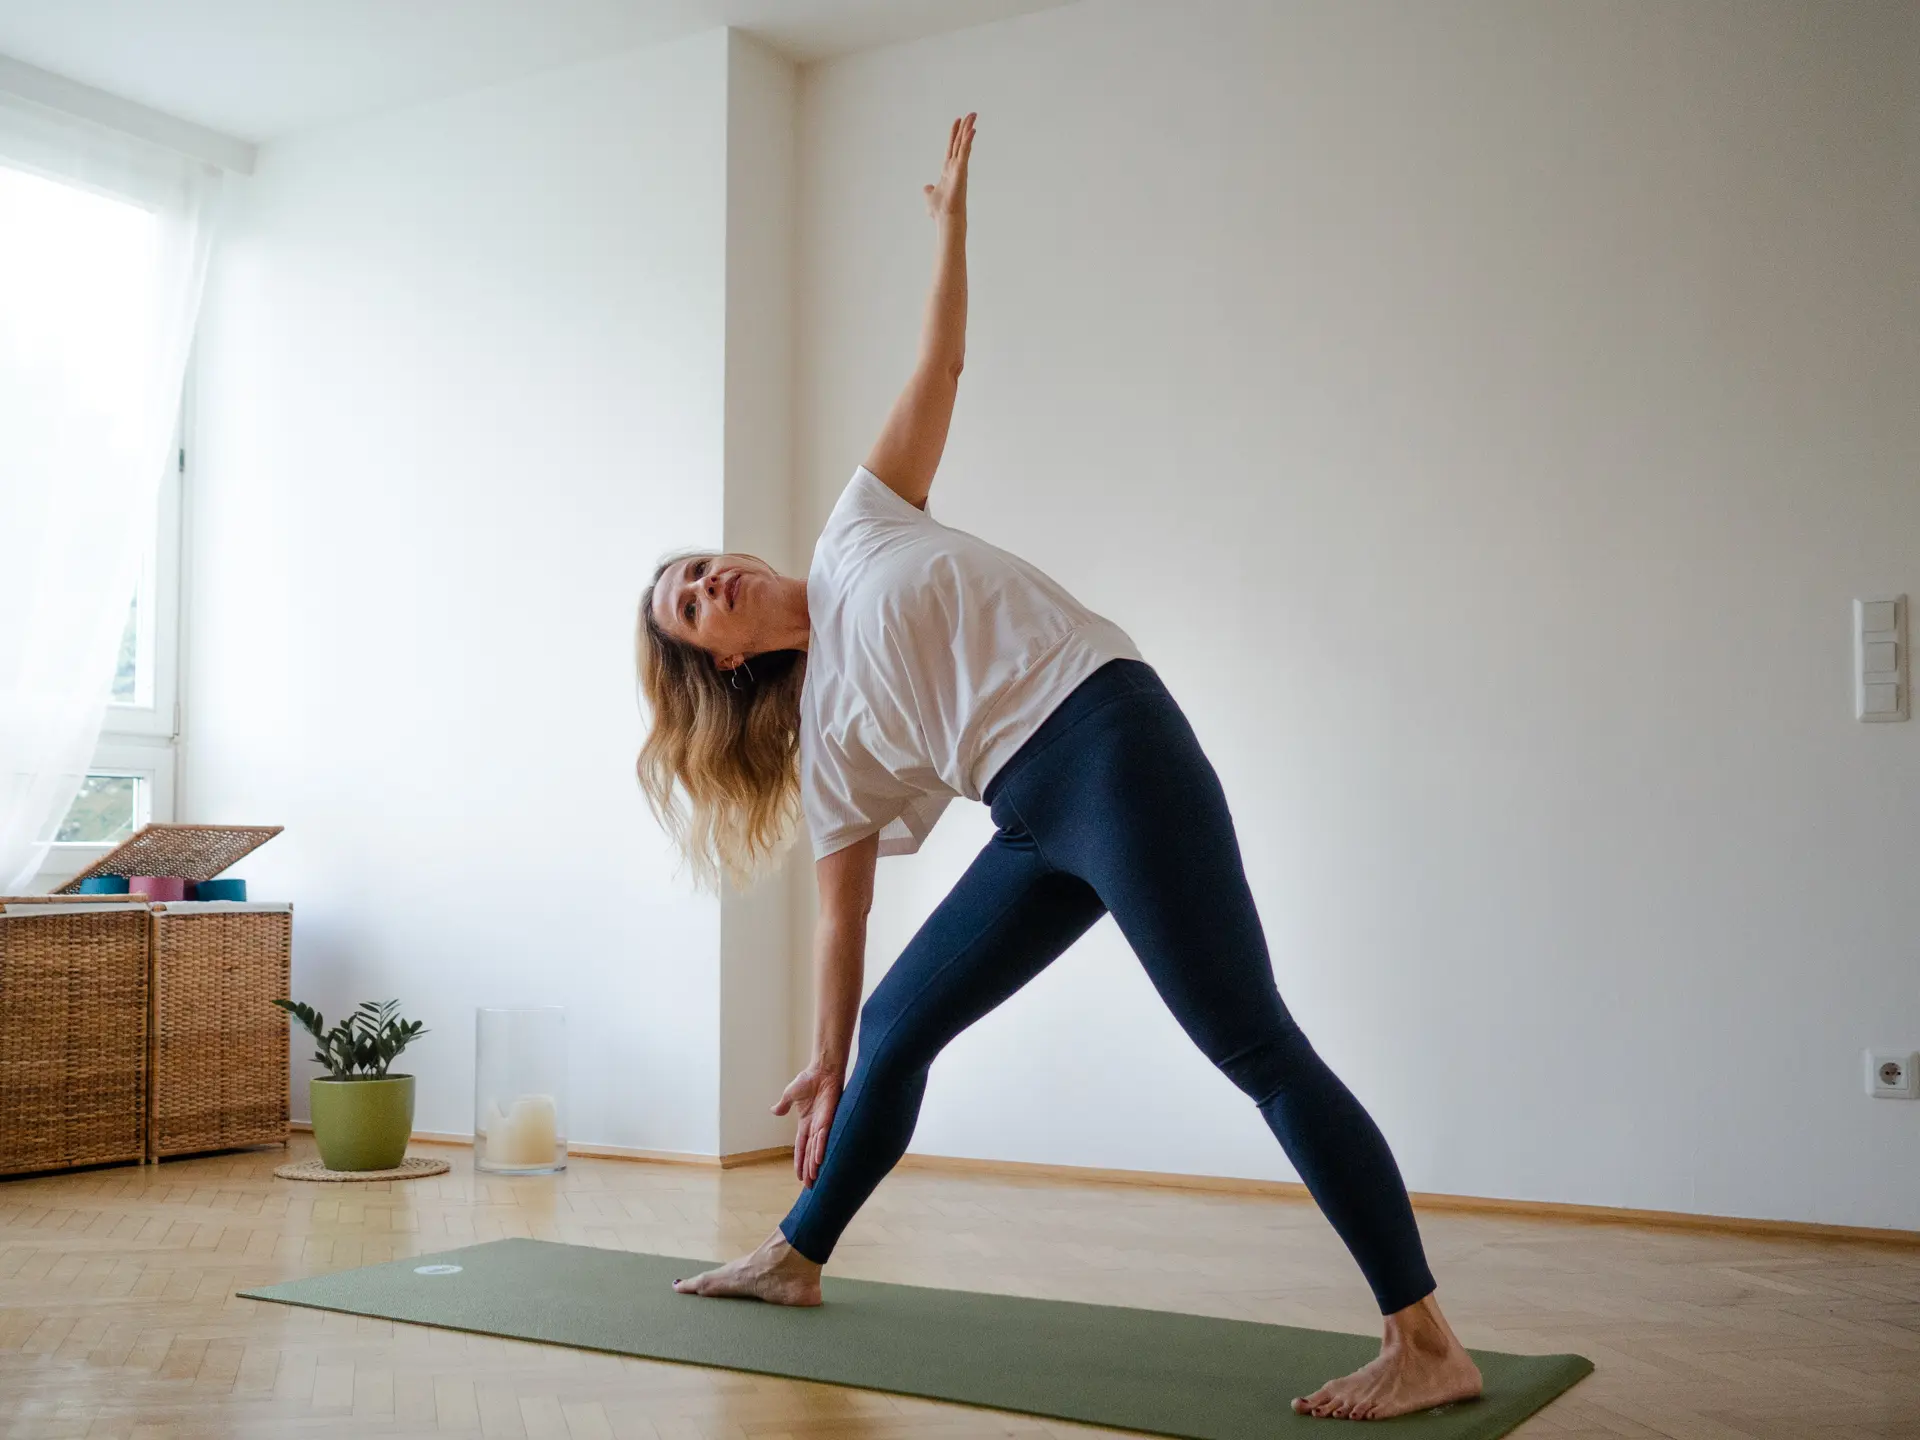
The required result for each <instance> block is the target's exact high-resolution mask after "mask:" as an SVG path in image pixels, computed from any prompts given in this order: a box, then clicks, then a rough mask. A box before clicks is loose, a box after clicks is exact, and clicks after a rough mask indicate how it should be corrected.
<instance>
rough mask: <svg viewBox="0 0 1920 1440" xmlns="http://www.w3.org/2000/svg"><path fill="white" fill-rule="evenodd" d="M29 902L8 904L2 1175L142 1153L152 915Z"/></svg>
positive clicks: (141, 910) (0, 1022)
mask: <svg viewBox="0 0 1920 1440" xmlns="http://www.w3.org/2000/svg"><path fill="white" fill-rule="evenodd" d="M88 898H89V899H94V898H97V899H98V900H100V901H104V902H111V901H113V900H114V899H115V898H116V897H113V896H99V897H88ZM21 900H22V901H24V902H27V903H17V902H15V901H12V900H5V902H4V903H5V905H6V909H5V911H4V912H0V1174H8V1175H14V1174H19V1173H20V1172H22V1171H28V1170H57V1169H64V1168H67V1167H70V1166H74V1165H100V1164H107V1163H111V1162H115V1161H128V1160H139V1159H141V1158H142V1157H143V1155H144V1154H145V1151H146V1110H147V1022H148V1008H147V1002H148V996H149V985H148V973H149V972H148V955H149V946H150V931H151V928H152V924H153V917H152V915H151V913H150V912H149V910H148V908H147V907H146V906H145V905H138V904H127V903H125V902H124V901H122V903H120V904H117V905H114V904H110V903H109V904H107V905H72V906H69V905H58V906H52V905H48V904H47V903H46V902H47V901H48V900H49V897H47V896H23V897H21ZM90 910H93V911H97V912H98V913H92V914H89V913H87V912H88V911H90Z"/></svg>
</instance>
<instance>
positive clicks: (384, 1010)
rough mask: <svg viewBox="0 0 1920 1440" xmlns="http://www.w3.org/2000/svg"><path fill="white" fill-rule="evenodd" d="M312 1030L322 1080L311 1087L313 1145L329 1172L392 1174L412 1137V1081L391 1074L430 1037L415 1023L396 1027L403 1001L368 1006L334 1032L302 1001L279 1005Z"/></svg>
mask: <svg viewBox="0 0 1920 1440" xmlns="http://www.w3.org/2000/svg"><path fill="white" fill-rule="evenodd" d="M273 1003H274V1004H276V1005H278V1006H279V1007H280V1008H281V1009H282V1010H285V1011H286V1012H287V1013H288V1014H289V1015H292V1016H293V1017H294V1018H295V1019H297V1020H299V1021H300V1023H301V1024H303V1025H305V1026H306V1027H307V1030H308V1031H309V1032H310V1033H311V1034H312V1036H313V1038H314V1039H316V1040H318V1041H319V1042H320V1048H319V1049H318V1050H316V1051H315V1052H314V1055H313V1058H314V1059H316V1060H318V1061H319V1062H320V1063H321V1064H322V1065H324V1066H326V1067H327V1073H326V1074H325V1075H316V1076H314V1077H313V1078H312V1079H311V1080H309V1081H308V1082H307V1100H308V1105H309V1107H310V1109H311V1113H312V1115H313V1139H314V1143H315V1144H317V1145H318V1146H319V1147H320V1159H321V1160H322V1161H323V1162H324V1163H325V1165H326V1167H327V1168H328V1169H329V1170H391V1169H394V1168H395V1167H396V1166H398V1165H399V1163H400V1162H401V1161H402V1160H404V1159H405V1158H406V1154H407V1139H408V1137H409V1136H411V1135H412V1134H413V1076H411V1075H389V1074H388V1073H387V1067H388V1066H389V1065H391V1064H392V1063H393V1058H394V1056H396V1055H398V1054H399V1053H400V1052H401V1051H402V1050H404V1049H406V1048H407V1045H408V1044H409V1043H410V1042H411V1041H413V1040H415V1039H417V1038H418V1037H419V1036H421V1035H424V1034H426V1033H427V1032H426V1029H425V1027H424V1026H422V1025H421V1023H420V1022H419V1021H418V1020H396V1019H394V1018H393V1012H394V1011H395V1010H396V1009H398V1008H399V1006H400V1002H399V1001H398V1000H389V1001H387V1002H386V1003H385V1004H384V1005H376V1004H374V1003H373V1002H372V1001H371V1000H368V1001H366V1002H364V1003H363V1004H362V1005H361V1006H360V1008H359V1009H358V1010H356V1011H354V1013H353V1014H352V1015H350V1016H348V1017H347V1018H346V1019H345V1020H342V1021H341V1022H340V1023H339V1024H338V1025H336V1026H334V1027H333V1028H332V1029H331V1030H329V1029H327V1022H326V1018H325V1017H324V1016H322V1015H321V1014H320V1012H319V1011H317V1010H315V1009H314V1008H313V1007H312V1006H310V1005H302V1004H300V1003H299V1002H298V1001H297V1000H275V1001H274V1002H273Z"/></svg>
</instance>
